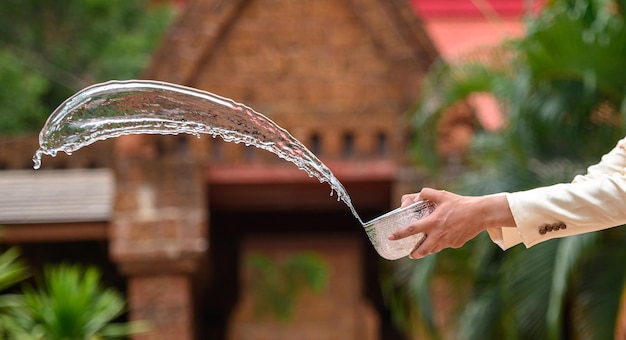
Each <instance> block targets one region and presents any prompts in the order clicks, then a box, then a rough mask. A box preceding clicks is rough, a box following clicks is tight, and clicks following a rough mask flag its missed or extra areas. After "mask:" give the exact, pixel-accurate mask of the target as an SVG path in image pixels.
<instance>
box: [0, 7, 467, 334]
mask: <svg viewBox="0 0 626 340" xmlns="http://www.w3.org/2000/svg"><path fill="white" fill-rule="evenodd" d="M438 55H439V54H438V52H437V49H436V48H435V45H434V44H433V42H432V41H431V38H430V37H429V35H428V34H427V32H426V31H425V29H424V26H423V23H422V22H421V21H420V20H419V19H418V16H417V15H416V13H415V8H414V7H412V5H411V4H410V3H409V2H407V1H403V0H316V1H291V0H231V1H220V0H204V1H199V0H198V1H187V2H186V4H185V5H184V6H183V7H181V13H180V14H179V17H178V19H177V21H176V22H175V23H174V24H173V26H172V27H171V28H170V29H169V31H168V32H167V34H166V36H165V37H164V39H163V41H162V43H161V45H160V47H159V49H158V50H157V51H156V52H155V54H154V58H153V60H152V62H151V64H150V65H149V67H148V68H147V70H146V71H145V74H144V75H143V77H144V78H145V79H154V80H161V81H167V82H172V83H177V84H182V85H187V86H191V87H195V88H199V89H202V90H207V91H210V92H213V93H216V94H219V95H221V96H225V97H229V98H232V99H234V100H235V101H237V102H241V103H244V104H246V105H247V106H250V107H252V108H254V109H255V110H256V111H259V112H261V113H263V114H264V115H266V116H268V117H269V118H270V119H272V120H274V121H275V122H276V123H277V124H279V125H280V126H282V127H283V128H285V129H286V130H288V131H289V132H290V133H291V134H292V135H293V136H294V137H296V138H297V139H299V140H300V141H302V142H303V143H304V144H305V145H306V146H307V147H308V148H309V149H310V150H312V151H313V152H314V153H315V154H316V155H317V156H318V157H319V158H321V159H322V161H324V162H325V163H326V165H328V167H329V168H330V169H331V170H332V171H333V172H334V174H335V175H336V176H337V177H338V178H339V180H340V181H341V182H342V183H343V185H344V186H345V187H346V189H347V190H348V192H349V193H350V195H351V197H352V200H353V203H354V205H355V207H356V209H357V211H358V212H359V214H360V216H361V217H362V218H363V219H364V220H368V219H370V218H373V217H375V216H377V215H379V214H381V213H384V212H386V211H388V210H389V209H391V208H393V207H395V206H397V205H398V204H399V198H400V195H401V194H402V193H406V192H413V191H416V190H419V189H420V188H421V187H422V186H424V185H425V184H426V183H427V180H426V179H425V178H423V176H420V174H419V173H418V172H417V171H416V170H415V166H414V164H413V163H412V162H411V160H410V157H409V156H408V148H409V134H410V131H409V128H408V127H409V124H408V116H407V113H408V112H409V110H410V109H411V106H412V105H413V103H414V101H415V99H416V97H417V95H418V93H419V90H420V83H421V79H422V78H423V76H424V74H425V72H426V71H427V70H428V68H429V67H430V65H431V64H432V63H433V61H434V60H435V59H436V58H437V57H438ZM468 124H469V123H468V122H467V120H466V119H465V117H464V116H459V117H457V119H452V120H450V122H449V125H448V126H447V129H448V130H447V131H448V133H447V134H446V136H448V138H447V139H446V140H445V141H444V142H446V143H448V145H447V148H444V149H445V150H449V151H450V152H451V153H454V152H455V150H459V148H460V147H461V146H462V145H463V143H465V141H466V139H465V137H466V136H467V133H466V132H467V129H468ZM457 128H458V129H459V130H458V131H460V133H459V134H456V133H454V131H457V130H455V129H457ZM455 136H461V137H462V138H460V139H457V137H455ZM36 149H37V141H36V140H35V139H34V138H13V139H8V138H7V139H4V140H3V141H2V142H1V143H0V167H1V168H2V169H4V170H5V171H2V172H1V176H0V192H7V193H8V195H4V196H3V197H0V206H2V207H3V208H2V209H0V223H1V224H2V225H3V226H4V230H3V234H2V235H1V237H2V242H3V243H4V244H6V245H19V246H20V247H21V248H22V251H23V253H24V256H25V257H26V258H27V259H28V260H29V261H31V263H34V264H35V265H39V264H42V263H46V262H55V261H72V262H80V263H91V264H95V265H98V266H99V267H100V268H102V270H103V271H104V279H105V281H106V282H107V284H109V285H112V286H116V287H118V288H119V289H121V290H123V291H124V292H125V293H126V295H127V297H128V302H129V311H130V313H129V315H130V318H131V319H136V320H147V321H149V322H150V323H151V325H152V331H151V332H150V333H149V334H147V335H144V336H141V337H138V338H142V339H143V338H145V339H181V340H186V339H233V340H235V339H342V340H344V339H386V340H387V339H404V337H403V336H402V335H401V333H400V332H399V331H398V330H397V329H395V327H394V326H393V324H392V322H391V319H390V315H389V310H388V309H387V307H386V306H385V303H384V302H383V299H382V297H381V293H380V287H379V283H378V282H379V280H378V275H379V271H380V268H381V266H384V265H385V264H384V261H383V260H381V259H380V258H379V257H378V255H377V254H376V253H375V251H374V249H373V248H372V247H371V245H370V244H369V241H368V240H367V237H366V235H365V233H364V232H363V230H362V227H361V225H360V224H359V223H358V221H357V220H356V219H355V218H354V216H352V214H351V213H350V211H349V209H348V208H347V207H346V206H345V205H344V204H343V203H342V202H338V201H337V200H336V198H335V197H331V196H329V193H330V188H329V187H328V185H326V184H325V183H322V184H320V183H319V182H318V181H317V180H316V179H313V178H310V177H308V176H307V175H306V173H304V172H303V171H300V170H299V169H298V168H297V167H296V166H294V165H293V164H291V163H288V162H285V161H283V160H281V159H278V158H277V157H276V156H275V155H273V154H270V153H268V152H266V151H262V150H257V149H254V148H251V147H245V146H243V145H239V144H232V143H226V142H223V141H221V140H219V139H214V138H211V137H210V136H203V137H202V138H199V139H198V138H196V137H193V136H147V135H135V136H126V137H121V138H118V139H115V140H108V141H103V142H98V143H96V144H94V145H92V146H89V147H87V148H84V149H82V150H79V151H78V152H75V153H74V155H72V156H71V157H70V156H65V155H59V156H57V157H56V158H50V157H45V158H44V159H43V166H42V169H41V170H38V171H37V172H34V171H33V170H26V169H27V168H30V166H31V163H30V157H31V155H32V154H33V152H34V151H35V150H36ZM303 254H305V255H306V254H315V256H316V257H315V258H316V259H317V260H316V261H317V262H316V263H317V265H318V269H320V270H321V272H318V274H319V273H321V274H323V275H324V276H325V277H326V280H325V284H324V285H323V286H324V287H323V289H321V290H319V291H314V290H312V289H307V287H306V285H304V287H303V289H301V290H300V291H299V293H298V294H294V295H290V301H289V303H291V304H292V305H290V309H289V310H290V313H288V315H287V320H285V319H284V318H280V317H279V315H276V314H275V313H274V314H273V313H272V312H271V311H270V312H267V311H265V312H259V306H261V307H263V306H262V303H279V302H280V301H277V300H276V299H274V300H272V299H271V296H269V295H268V293H267V290H266V291H265V293H264V291H263V290H261V289H259V287H260V286H261V285H262V283H261V282H260V281H259V276H258V275H259V273H258V272H255V270H257V271H258V270H259V267H258V266H256V267H255V266H254V262H253V261H251V259H254V258H257V259H258V258H259V256H261V258H267V259H270V260H271V261H270V263H273V264H274V265H275V268H274V267H271V268H270V269H271V270H277V271H278V272H280V270H283V271H284V270H288V269H285V268H287V265H286V263H290V262H289V261H290V260H292V259H294V258H298V256H301V255H303ZM272 268H273V269H272ZM261 269H262V268H261ZM266 269H267V270H269V269H268V268H266ZM261 274H263V273H262V272H261ZM274 276H276V275H274ZM270 286H271V285H270ZM274 288H276V289H279V288H280V287H279V284H276V285H275V287H274ZM283 288H284V287H283ZM279 291H280V289H279ZM270 295H271V294H270ZM268 296H269V299H268ZM268 301H269V302H268ZM261 309H263V308H261Z"/></svg>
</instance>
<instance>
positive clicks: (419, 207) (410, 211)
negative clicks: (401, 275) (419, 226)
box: [363, 201, 435, 260]
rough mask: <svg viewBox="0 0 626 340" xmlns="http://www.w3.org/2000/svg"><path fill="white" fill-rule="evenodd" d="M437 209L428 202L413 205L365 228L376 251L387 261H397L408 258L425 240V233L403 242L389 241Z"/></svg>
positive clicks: (374, 221) (387, 215)
mask: <svg viewBox="0 0 626 340" xmlns="http://www.w3.org/2000/svg"><path fill="white" fill-rule="evenodd" d="M434 209H435V204H434V203H432V202H428V201H421V202H416V203H413V204H411V205H409V206H407V207H404V208H398V209H395V210H392V211H390V212H388V213H386V214H384V215H381V216H378V217H377V218H375V219H373V220H371V221H369V222H367V223H365V225H364V226H363V227H364V228H365V232H366V233H367V236H368V237H369V239H370V241H371V242H372V245H373V246H374V249H376V251H377V252H378V254H379V255H380V256H382V257H383V258H385V259H387V260H397V259H399V258H402V257H405V256H408V255H409V254H411V253H412V252H413V250H414V249H415V247H416V245H418V244H420V243H422V242H423V241H424V239H425V237H426V236H425V235H424V233H419V234H416V235H412V236H409V237H406V238H403V239H401V240H393V241H392V240H389V239H388V237H389V235H391V234H392V233H394V232H395V231H396V230H398V229H401V228H403V227H406V226H407V225H409V224H411V223H413V222H415V221H417V220H419V219H422V218H424V217H426V216H428V215H429V214H430V213H431V212H432V211H433V210H434Z"/></svg>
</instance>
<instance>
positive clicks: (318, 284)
mask: <svg viewBox="0 0 626 340" xmlns="http://www.w3.org/2000/svg"><path fill="white" fill-rule="evenodd" d="M246 263H247V266H249V267H250V268H251V272H252V275H253V279H252V280H251V281H252V282H254V284H253V286H252V289H253V291H254V292H255V297H256V299H257V312H258V313H259V314H261V315H262V314H271V315H274V316H275V317H277V318H278V320H280V321H284V322H286V321H289V320H290V318H291V316H292V315H293V306H294V304H296V303H297V299H298V295H299V294H301V292H302V291H303V290H305V289H307V288H308V289H312V290H313V291H315V292H322V291H323V290H324V289H325V288H326V285H327V283H328V279H329V278H328V276H329V269H328V265H327V264H326V262H325V261H324V259H322V258H320V256H319V255H317V254H314V253H298V254H294V255H292V256H289V257H287V258H285V259H283V260H281V261H276V260H274V259H272V258H270V257H268V256H265V255H262V254H259V253H253V254H250V255H249V256H248V257H247V259H246Z"/></svg>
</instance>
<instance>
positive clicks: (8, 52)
mask: <svg viewBox="0 0 626 340" xmlns="http://www.w3.org/2000/svg"><path fill="white" fill-rule="evenodd" d="M172 14H173V12H172V10H171V9H170V8H168V7H155V6H154V5H151V4H150V1H148V0H142V1H124V0H89V1H83V0H59V1H50V0H44V1H40V0H26V1H23V0H6V1H2V2H0V37H2V40H1V41H0V133H20V132H34V131H37V130H38V129H39V128H41V126H42V125H43V122H44V121H45V119H46V118H47V116H48V115H49V114H50V113H51V112H52V110H54V108H55V107H56V106H58V105H59V104H60V103H61V102H62V101H63V100H65V99H66V98H68V97H69V96H71V95H72V94H73V93H75V92H76V91H78V90H80V89H82V88H84V87H86V86H88V85H91V84H93V83H95V82H100V81H105V80H110V79H129V78H137V77H138V76H139V75H140V72H141V70H142V69H143V68H144V67H145V65H146V64H147V62H148V60H149V58H150V55H151V53H152V50H153V49H154V47H155V46H156V44H157V43H158V41H159V39H160V37H161V34H162V33H163V31H164V29H165V27H166V26H167V24H168V23H169V22H170V20H171V18H172Z"/></svg>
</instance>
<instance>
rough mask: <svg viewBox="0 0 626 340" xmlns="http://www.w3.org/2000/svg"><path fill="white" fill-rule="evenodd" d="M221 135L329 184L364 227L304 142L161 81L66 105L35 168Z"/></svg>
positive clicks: (98, 88)
mask: <svg viewBox="0 0 626 340" xmlns="http://www.w3.org/2000/svg"><path fill="white" fill-rule="evenodd" d="M180 133H186V134H192V135H195V136H198V137H200V135H201V134H208V135H212V136H213V137H216V136H220V137H221V138H223V139H224V140H225V141H227V142H234V143H244V144H245V145H246V146H255V147H257V148H260V149H264V150H267V151H270V152H272V153H274V154H276V155H277V156H278V157H280V158H283V159H285V160H287V161H289V162H292V163H293V164H295V165H296V166H297V167H298V168H300V169H301V170H304V171H306V173H308V174H309V176H315V177H316V178H317V179H318V180H319V181H320V182H327V183H328V184H329V185H330V187H331V195H332V194H333V192H334V193H336V194H337V199H338V200H342V201H343V202H344V203H345V204H346V205H347V206H348V208H350V211H352V214H353V215H354V216H355V217H356V219H357V220H358V221H359V222H360V223H361V224H362V225H363V221H362V220H361V218H360V216H359V214H358V213H357V211H356V209H355V208H354V206H353V205H352V201H351V200H350V196H349V195H348V192H347V191H346V189H345V188H344V187H343V185H342V184H341V183H340V182H339V180H338V179H337V178H336V177H335V176H334V175H333V173H332V171H330V169H329V168H328V167H327V166H326V165H324V163H322V161H320V160H319V159H318V158H317V157H316V156H315V155H314V154H313V153H312V152H311V151H309V150H308V149H307V148H306V147H305V146H304V145H303V144H302V143H301V142H300V141H298V140H297V139H296V138H294V137H293V136H291V134H289V132H288V131H286V130H285V129H283V128H281V127H280V126H278V125H277V124H276V123H274V122H273V121H271V120H270V119H269V118H267V117H266V116H264V115H262V114H260V113H258V112H255V111H254V110H253V109H251V108H249V107H247V106H245V105H243V104H239V103H236V102H234V101H232V100H230V99H228V98H224V97H220V96H217V95H214V94H212V93H208V92H205V91H200V90H197V89H194V88H190V87H185V86H180V85H174V84H169V83H164V82H158V81H146V80H130V81H110V82H106V83H102V84H96V85H93V86H91V87H87V88H85V89H83V90H82V91H80V92H78V93H76V94H75V95H73V96H72V97H70V98H69V99H67V100H66V101H65V102H63V103H62V104H61V105H60V106H59V107H58V108H57V109H56V110H55V111H54V112H53V113H52V115H50V117H49V118H48V121H47V122H46V124H45V125H44V127H43V129H42V130H41V132H40V134H39V145H40V148H39V150H37V152H36V153H35V155H34V157H33V161H34V163H35V164H34V168H35V169H38V168H39V167H40V166H41V157H42V156H43V155H50V156H53V157H54V156H56V154H57V153H58V152H59V151H63V152H65V153H67V154H68V155H69V154H71V153H72V152H74V151H76V150H78V149H80V148H82V147H85V146H87V145H90V144H92V143H95V142H97V141H99V140H105V139H108V138H113V137H119V136H122V135H129V134H163V135H177V134H180Z"/></svg>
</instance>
